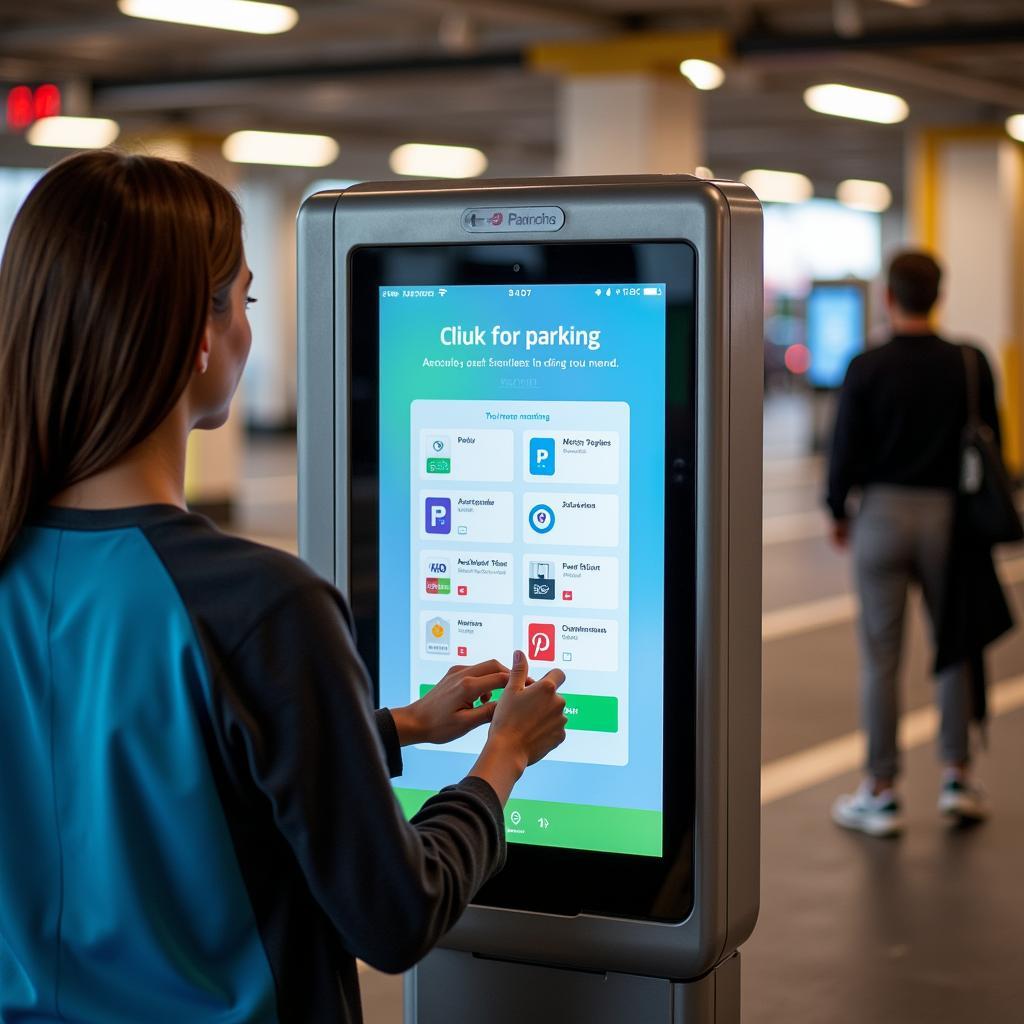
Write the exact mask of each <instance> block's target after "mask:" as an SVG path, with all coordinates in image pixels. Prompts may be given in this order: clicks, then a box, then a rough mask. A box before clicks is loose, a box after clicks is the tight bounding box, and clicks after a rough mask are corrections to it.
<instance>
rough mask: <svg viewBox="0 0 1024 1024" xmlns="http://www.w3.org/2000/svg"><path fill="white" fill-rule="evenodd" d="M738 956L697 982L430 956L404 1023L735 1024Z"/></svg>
mask: <svg viewBox="0 0 1024 1024" xmlns="http://www.w3.org/2000/svg"><path fill="white" fill-rule="evenodd" d="M739 1020H740V955H739V953H738V952H736V953H733V954H732V955H731V956H729V957H727V958H726V959H725V960H723V961H722V962H721V963H720V964H719V965H718V966H717V967H716V968H715V969H714V970H712V971H711V972H710V973H709V974H706V975H705V976H704V977H703V978H698V979H697V980H696V981H671V980H669V979H666V978H645V977H639V976H636V975H630V974H601V973H599V972H587V971H574V970H568V969H563V968H558V967H545V966H541V965H537V964H523V963H515V962H511V961H507V960H492V959H489V958H485V957H480V956H475V955H474V954H472V953H459V952H455V951H453V950H447V949H437V950H434V952H433V953H431V954H430V955H429V956H428V957H426V959H425V960H423V961H422V962H421V963H420V964H419V966H418V967H416V968H415V969H414V970H412V971H410V972H409V974H407V975H406V979H405V1015H404V1021H405V1024H576V1022H586V1024H739Z"/></svg>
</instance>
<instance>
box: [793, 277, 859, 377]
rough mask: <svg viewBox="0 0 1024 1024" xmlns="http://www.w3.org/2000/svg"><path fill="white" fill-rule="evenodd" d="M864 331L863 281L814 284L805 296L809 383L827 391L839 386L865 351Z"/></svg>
mask: <svg viewBox="0 0 1024 1024" xmlns="http://www.w3.org/2000/svg"><path fill="white" fill-rule="evenodd" d="M867 332H868V289H867V284H866V283H865V282H864V281H858V280H853V279H850V280H845V281H815V282H814V283H813V284H812V285H811V291H810V294H809V295H808V296H807V348H808V349H809V351H810V356H811V361H810V366H809V368H808V370H807V380H808V383H810V385H811V386H812V387H814V388H817V389H820V390H827V391H835V390H837V389H838V388H840V387H842V384H843V380H844V379H845V377H846V370H847V368H848V367H849V365H850V361H851V360H852V359H853V357H854V356H857V355H859V354H860V353H861V352H863V351H864V348H865V346H866V344H867Z"/></svg>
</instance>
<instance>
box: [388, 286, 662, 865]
mask: <svg viewBox="0 0 1024 1024" xmlns="http://www.w3.org/2000/svg"><path fill="white" fill-rule="evenodd" d="M379 312H380V382H381V392H380V395H381V404H380V446H381V450H380V463H379V464H380V523H379V527H380V537H381V546H380V621H381V624H382V639H383V640H385V641H386V642H382V644H381V656H380V679H381V700H382V703H384V704H390V705H398V704H405V703H408V702H409V701H412V700H415V699H416V698H418V697H419V696H421V695H422V694H423V693H425V692H427V691H428V690H429V688H430V687H431V686H432V685H434V684H435V683H436V682H437V681H438V680H439V679H440V678H441V677H442V676H443V675H444V673H445V671H446V670H447V669H448V667H449V666H450V665H452V664H456V663H462V664H472V663H475V662H480V661H484V660H486V659H488V658H492V657H494V658H498V659H500V660H501V661H503V662H504V663H505V664H509V663H510V659H511V655H512V651H513V648H515V647H520V648H522V649H523V650H525V651H526V653H527V656H528V657H529V658H530V661H531V674H532V675H533V676H534V677H535V678H536V677H539V676H540V675H542V674H543V673H544V672H546V671H547V670H549V669H551V668H553V667H558V668H560V669H562V670H563V671H564V672H565V674H566V682H565V684H564V686H563V687H562V693H563V695H564V696H565V698H566V715H567V717H568V725H567V739H566V741H565V743H564V744H563V745H562V746H561V747H559V748H558V749H557V750H555V751H554V752H553V753H552V754H550V755H549V756H548V758H547V759H546V760H545V761H544V762H542V763H541V764H539V765H536V766H534V767H533V768H531V769H530V770H529V771H528V772H527V774H526V776H525V777H524V779H523V780H522V782H520V784H519V786H518V787H517V789H516V792H515V794H514V796H513V799H512V800H511V801H510V802H509V805H508V807H507V808H506V829H507V835H508V838H509V840H510V841H512V842H518V843H529V844H533V845H542V846H556V847H567V848H574V849H585V850H595V851H606V852H614V853H628V854H637V855H647V856H656V857H657V856H660V855H661V847H662V810H663V808H662V728H661V715H662V691H663V665H662V660H663V658H662V651H663V618H664V605H663V581H662V577H661V573H662V567H663V564H664V528H665V524H664V502H665V495H664V468H663V467H664V455H665V398H664V392H665V286H664V284H646V285H638V284H635V283H633V284H628V285H623V284H618V285H616V284H608V283H602V284H600V285H598V284H597V283H595V284H593V285H576V284H573V285H533V286H528V287H508V286H505V285H500V286H498V285H450V286H445V285H439V286H432V287H426V286H425V287H419V288H411V287H395V286H391V287H382V288H381V289H380V293H379ZM485 738H486V733H485V731H484V730H482V729H481V730H477V731H475V732H473V733H471V734H470V735H468V736H466V737H463V738H462V739H460V740H456V741H454V742H452V743H449V744H446V745H444V746H440V747H438V746H429V745H423V746H421V747H415V748H412V749H409V750H407V751H406V757H405V774H404V775H403V777H402V779H401V780H399V785H398V786H397V787H396V792H397V794H398V797H399V799H400V801H401V802H402V805H403V807H404V809H405V810H406V812H407V813H408V814H410V815H411V814H413V813H415V812H416V810H418V809H419V807H420V806H421V805H422V803H423V802H424V801H425V800H426V799H427V798H428V797H429V796H430V795H431V794H433V793H435V792H437V791H438V790H439V789H440V788H442V787H443V786H445V785H447V784H449V783H451V782H455V781H457V780H458V779H460V778H461V777H462V776H464V775H465V774H466V772H467V771H468V770H469V768H470V767H471V765H472V763H473V761H474V760H475V757H476V755H477V754H478V753H479V751H480V749H481V748H482V746H483V743H484V740H485Z"/></svg>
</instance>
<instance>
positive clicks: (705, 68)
mask: <svg viewBox="0 0 1024 1024" xmlns="http://www.w3.org/2000/svg"><path fill="white" fill-rule="evenodd" d="M679 73H680V74H681V75H682V76H683V77H684V78H688V79H689V80H690V84H691V85H692V86H693V87H694V88H695V89H701V90H708V89H717V88H718V87H719V86H720V85H721V84H722V83H723V82H724V81H725V72H724V71H723V70H722V69H721V68H720V67H719V66H718V65H717V64H714V63H712V62H711V61H709V60H684V61H683V62H682V63H681V64H680V65H679Z"/></svg>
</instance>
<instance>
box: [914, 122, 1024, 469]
mask: <svg viewBox="0 0 1024 1024" xmlns="http://www.w3.org/2000/svg"><path fill="white" fill-rule="evenodd" d="M907 163H908V170H909V174H910V178H909V181H908V188H907V195H908V196H909V197H910V199H911V203H910V204H908V206H909V209H910V212H911V221H910V231H909V237H910V238H911V239H913V240H914V242H915V243H916V244H919V245H921V246H923V247H924V248H926V249H928V250H930V251H932V252H934V253H935V255H936V256H937V258H938V259H939V260H940V261H941V263H942V264H943V267H944V270H945V277H944V282H943V301H942V304H941V306H940V309H939V312H938V326H939V329H940V330H941V331H942V332H943V333H944V334H946V335H947V336H949V337H950V338H951V339H953V340H971V341H973V342H975V343H976V344H978V345H979V346H980V347H981V348H982V349H983V350H984V351H985V352H986V353H987V354H988V355H989V359H990V361H991V363H992V365H993V368H994V370H995V372H996V375H997V379H998V384H999V387H1000V399H1001V408H1002V417H1003V426H1004V434H1005V452H1006V458H1007V462H1008V463H1009V464H1010V466H1011V467H1012V468H1013V469H1014V470H1015V471H1016V472H1018V473H1019V472H1020V471H1021V469H1022V468H1024V406H1022V401H1021V399H1022V395H1024V358H1022V356H1024V290H1022V289H1021V288H1020V281H1021V280H1022V278H1024V146H1021V145H1020V144H1019V143H1016V142H1014V141H1013V140H1012V139H1010V138H1009V137H1008V136H1007V135H1006V133H1005V132H1004V131H1003V129H1002V126H993V127H983V128H968V129H963V130H926V131H923V132H921V133H920V135H919V136H918V137H917V138H916V139H915V140H914V142H913V144H912V149H911V159H910V160H908V162H907Z"/></svg>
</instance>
